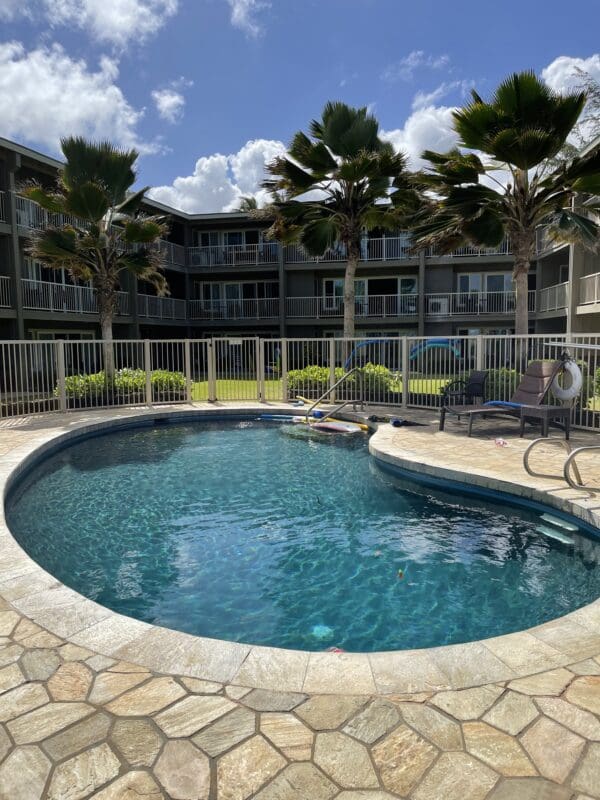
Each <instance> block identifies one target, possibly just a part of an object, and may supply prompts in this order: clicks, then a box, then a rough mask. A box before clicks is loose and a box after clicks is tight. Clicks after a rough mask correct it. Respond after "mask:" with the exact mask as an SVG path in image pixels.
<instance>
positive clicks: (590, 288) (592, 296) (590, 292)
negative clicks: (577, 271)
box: [579, 272, 600, 306]
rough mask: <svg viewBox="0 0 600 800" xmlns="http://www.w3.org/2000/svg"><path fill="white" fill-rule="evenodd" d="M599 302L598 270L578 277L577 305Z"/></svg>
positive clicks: (599, 283) (599, 274)
mask: <svg viewBox="0 0 600 800" xmlns="http://www.w3.org/2000/svg"><path fill="white" fill-rule="evenodd" d="M592 303H600V272H595V273H594V274H593V275H583V277H581V278H579V305H581V306H585V305H591V304H592Z"/></svg>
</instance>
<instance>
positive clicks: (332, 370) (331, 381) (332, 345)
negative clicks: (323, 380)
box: [329, 339, 352, 403]
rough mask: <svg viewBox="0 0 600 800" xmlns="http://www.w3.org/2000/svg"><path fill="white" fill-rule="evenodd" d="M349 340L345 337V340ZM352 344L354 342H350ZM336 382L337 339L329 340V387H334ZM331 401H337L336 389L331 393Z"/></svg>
mask: <svg viewBox="0 0 600 800" xmlns="http://www.w3.org/2000/svg"><path fill="white" fill-rule="evenodd" d="M346 341H347V340H346V339H344V342H346ZM350 346H352V342H350ZM334 384H335V339H330V340H329V388H330V389H332V388H333V386H334ZM329 402H330V403H335V391H333V392H331V394H330V395H329Z"/></svg>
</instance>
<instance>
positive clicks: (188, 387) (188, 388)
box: [184, 339, 192, 403]
mask: <svg viewBox="0 0 600 800" xmlns="http://www.w3.org/2000/svg"><path fill="white" fill-rule="evenodd" d="M184 348H185V349H184V363H185V398H186V400H187V401H188V403H191V402H192V343H191V341H190V340H189V339H186V340H185V344H184Z"/></svg>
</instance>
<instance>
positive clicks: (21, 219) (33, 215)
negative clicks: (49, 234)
mask: <svg viewBox="0 0 600 800" xmlns="http://www.w3.org/2000/svg"><path fill="white" fill-rule="evenodd" d="M15 200H16V208H17V225H18V226H19V227H20V228H29V229H30V230H42V229H44V228H48V227H57V226H60V225H77V226H79V227H82V226H85V222H84V221H83V220H80V219H77V217H74V216H71V215H68V214H50V213H49V212H48V211H46V210H45V209H43V208H42V207H41V206H40V205H38V204H37V203H34V202H33V200H30V199H29V198H28V197H21V195H17V196H16V198H15Z"/></svg>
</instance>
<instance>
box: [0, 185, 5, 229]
mask: <svg viewBox="0 0 600 800" xmlns="http://www.w3.org/2000/svg"><path fill="white" fill-rule="evenodd" d="M0 222H6V192H0Z"/></svg>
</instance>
